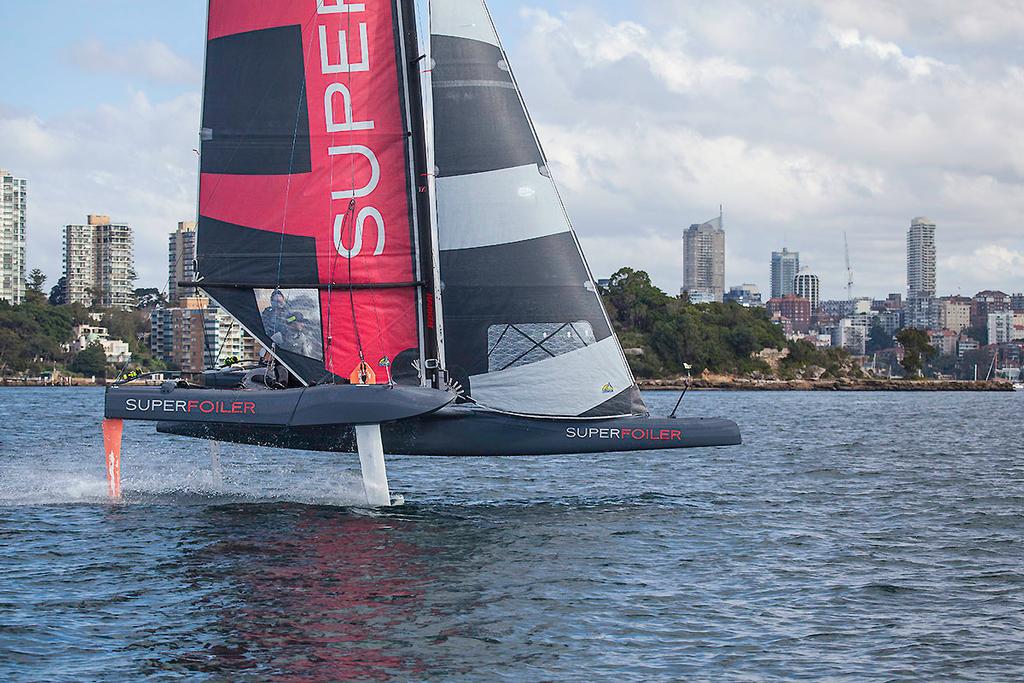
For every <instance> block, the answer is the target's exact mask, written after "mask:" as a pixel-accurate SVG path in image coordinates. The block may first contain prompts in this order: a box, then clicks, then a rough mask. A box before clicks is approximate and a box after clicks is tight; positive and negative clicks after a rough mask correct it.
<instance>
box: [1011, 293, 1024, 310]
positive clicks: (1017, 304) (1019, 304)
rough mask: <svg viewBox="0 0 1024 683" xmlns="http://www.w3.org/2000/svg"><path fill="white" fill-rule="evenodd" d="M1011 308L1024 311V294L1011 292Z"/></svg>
mask: <svg viewBox="0 0 1024 683" xmlns="http://www.w3.org/2000/svg"><path fill="white" fill-rule="evenodd" d="M1010 308H1012V309H1013V312H1014V313H1024V294H1011V295H1010Z"/></svg>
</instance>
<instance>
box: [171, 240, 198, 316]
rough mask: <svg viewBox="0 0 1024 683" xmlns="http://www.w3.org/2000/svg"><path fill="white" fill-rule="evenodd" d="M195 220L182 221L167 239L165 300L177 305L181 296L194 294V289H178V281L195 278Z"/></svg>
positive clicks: (192, 280) (193, 279)
mask: <svg viewBox="0 0 1024 683" xmlns="http://www.w3.org/2000/svg"><path fill="white" fill-rule="evenodd" d="M195 263H196V222H195V221H182V222H180V223H178V229H177V230H175V231H174V232H172V233H171V234H170V237H169V238H168V240H167V302H168V303H169V304H170V305H171V306H177V305H178V302H179V300H180V299H181V298H182V297H183V296H195V293H196V291H195V290H194V289H187V290H185V291H179V289H180V288H179V287H178V283H179V282H194V281H195V279H196V271H195Z"/></svg>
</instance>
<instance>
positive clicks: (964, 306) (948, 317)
mask: <svg viewBox="0 0 1024 683" xmlns="http://www.w3.org/2000/svg"><path fill="white" fill-rule="evenodd" d="M970 326H971V300H970V299H969V298H968V297H965V296H947V297H944V298H942V299H939V327H940V328H941V329H944V330H952V331H953V332H956V333H957V334H959V333H961V332H963V331H964V330H966V329H967V328H968V327H970Z"/></svg>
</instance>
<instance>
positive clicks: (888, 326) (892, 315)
mask: <svg viewBox="0 0 1024 683" xmlns="http://www.w3.org/2000/svg"><path fill="white" fill-rule="evenodd" d="M875 322H876V323H878V326H879V327H881V328H882V329H883V330H885V333H886V334H887V335H889V336H890V337H895V336H896V333H897V332H899V331H900V330H902V329H903V310H902V309H895V310H893V309H890V310H885V311H881V312H880V313H878V316H877V317H876V318H875Z"/></svg>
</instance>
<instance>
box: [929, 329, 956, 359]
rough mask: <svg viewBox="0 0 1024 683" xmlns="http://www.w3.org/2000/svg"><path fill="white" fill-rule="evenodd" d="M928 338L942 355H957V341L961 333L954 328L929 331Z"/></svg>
mask: <svg viewBox="0 0 1024 683" xmlns="http://www.w3.org/2000/svg"><path fill="white" fill-rule="evenodd" d="M928 338H929V340H930V343H931V345H932V346H934V347H935V349H936V350H937V351H938V352H939V355H940V356H953V355H956V343H957V341H958V340H959V339H960V335H959V334H957V333H956V332H954V331H953V330H933V331H931V332H929V333H928Z"/></svg>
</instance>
